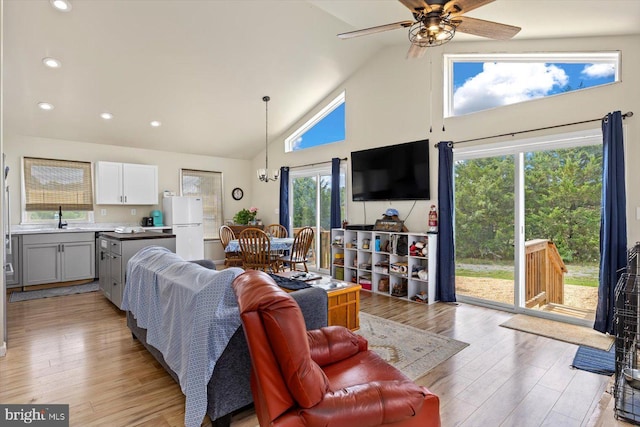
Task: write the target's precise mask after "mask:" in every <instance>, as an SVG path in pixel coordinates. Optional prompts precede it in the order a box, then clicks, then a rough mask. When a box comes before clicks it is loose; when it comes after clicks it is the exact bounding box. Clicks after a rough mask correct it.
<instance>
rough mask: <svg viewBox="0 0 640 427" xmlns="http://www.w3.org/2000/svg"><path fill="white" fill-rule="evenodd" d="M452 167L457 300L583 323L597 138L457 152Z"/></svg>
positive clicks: (594, 273) (593, 261) (582, 135)
mask: <svg viewBox="0 0 640 427" xmlns="http://www.w3.org/2000/svg"><path fill="white" fill-rule="evenodd" d="M496 153H500V155H496ZM454 159H455V206H456V211H455V215H456V217H455V239H456V294H457V295H459V296H460V297H461V300H467V301H469V302H479V303H481V304H488V305H499V306H506V307H513V308H514V309H515V310H516V311H522V312H530V313H535V314H537V315H540V316H543V317H549V318H556V317H558V318H565V319H570V321H572V322H573V323H584V324H589V323H592V322H593V319H594V313H595V308H596V303H597V286H598V262H599V226H600V197H601V189H602V136H601V133H600V131H599V130H598V129H594V130H590V131H581V132H575V133H570V134H563V135H556V136H551V137H544V138H536V139H528V140H521V141H514V142H510V143H503V144H495V145H491V146H484V147H482V148H477V147H475V148H466V149H465V148H461V149H456V150H455V152H454Z"/></svg>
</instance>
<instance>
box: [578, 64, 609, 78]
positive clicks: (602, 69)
mask: <svg viewBox="0 0 640 427" xmlns="http://www.w3.org/2000/svg"><path fill="white" fill-rule="evenodd" d="M615 72H616V69H615V67H614V66H613V64H590V65H587V66H585V67H584V69H583V70H582V72H581V74H583V75H585V76H587V77H589V78H592V79H597V78H602V77H610V76H613V75H614V74H615Z"/></svg>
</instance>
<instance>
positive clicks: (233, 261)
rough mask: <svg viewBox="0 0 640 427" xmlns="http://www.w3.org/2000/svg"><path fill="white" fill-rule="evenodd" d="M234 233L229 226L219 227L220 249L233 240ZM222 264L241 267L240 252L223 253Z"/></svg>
mask: <svg viewBox="0 0 640 427" xmlns="http://www.w3.org/2000/svg"><path fill="white" fill-rule="evenodd" d="M235 238H236V235H235V234H234V233H233V230H232V229H231V227H229V226H227V225H223V226H222V227H220V244H222V250H224V249H225V248H226V247H227V245H228V244H229V242H230V241H232V240H235ZM224 265H225V267H242V258H241V257H240V252H226V251H225V253H224Z"/></svg>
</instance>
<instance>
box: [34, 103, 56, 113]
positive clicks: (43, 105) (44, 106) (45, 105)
mask: <svg viewBox="0 0 640 427" xmlns="http://www.w3.org/2000/svg"><path fill="white" fill-rule="evenodd" d="M38 107H39V108H40V109H41V110H46V111H49V110H53V104H49V103H48V102H39V103H38Z"/></svg>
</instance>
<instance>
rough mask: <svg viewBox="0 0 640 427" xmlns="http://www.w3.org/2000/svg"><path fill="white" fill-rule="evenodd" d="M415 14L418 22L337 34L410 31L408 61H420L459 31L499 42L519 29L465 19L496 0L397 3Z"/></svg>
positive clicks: (406, 22)
mask: <svg viewBox="0 0 640 427" xmlns="http://www.w3.org/2000/svg"><path fill="white" fill-rule="evenodd" d="M398 1H399V2H400V3H402V4H403V5H405V6H406V7H407V8H408V9H409V10H410V11H411V13H412V14H413V18H414V19H415V21H401V22H394V23H393V24H386V25H379V26H377V27H371V28H364V29H362V30H356V31H350V32H347V33H341V34H338V37H340V38H341V39H349V38H352V37H359V36H366V35H368V34H374V33H379V32H382V31H389V30H395V29H397V28H409V40H410V41H411V47H410V48H409V52H407V58H419V57H421V56H422V55H424V52H425V51H426V48H428V47H432V46H440V45H442V44H444V43H446V42H448V41H449V40H451V39H452V38H453V36H454V35H455V33H456V31H460V32H462V33H467V34H473V35H476V36H480V37H487V38H490V39H496V40H506V39H510V38H512V37H513V36H515V35H516V34H518V32H519V31H520V27H515V26H513V25H506V24H499V23H497V22H492V21H485V20H482V19H476V18H470V17H468V16H462V15H463V14H465V13H467V12H470V11H472V10H473V9H477V8H478V7H480V6H484V5H486V4H489V3H492V2H494V1H495V0H449V1H447V0H430V1H425V0H398Z"/></svg>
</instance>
